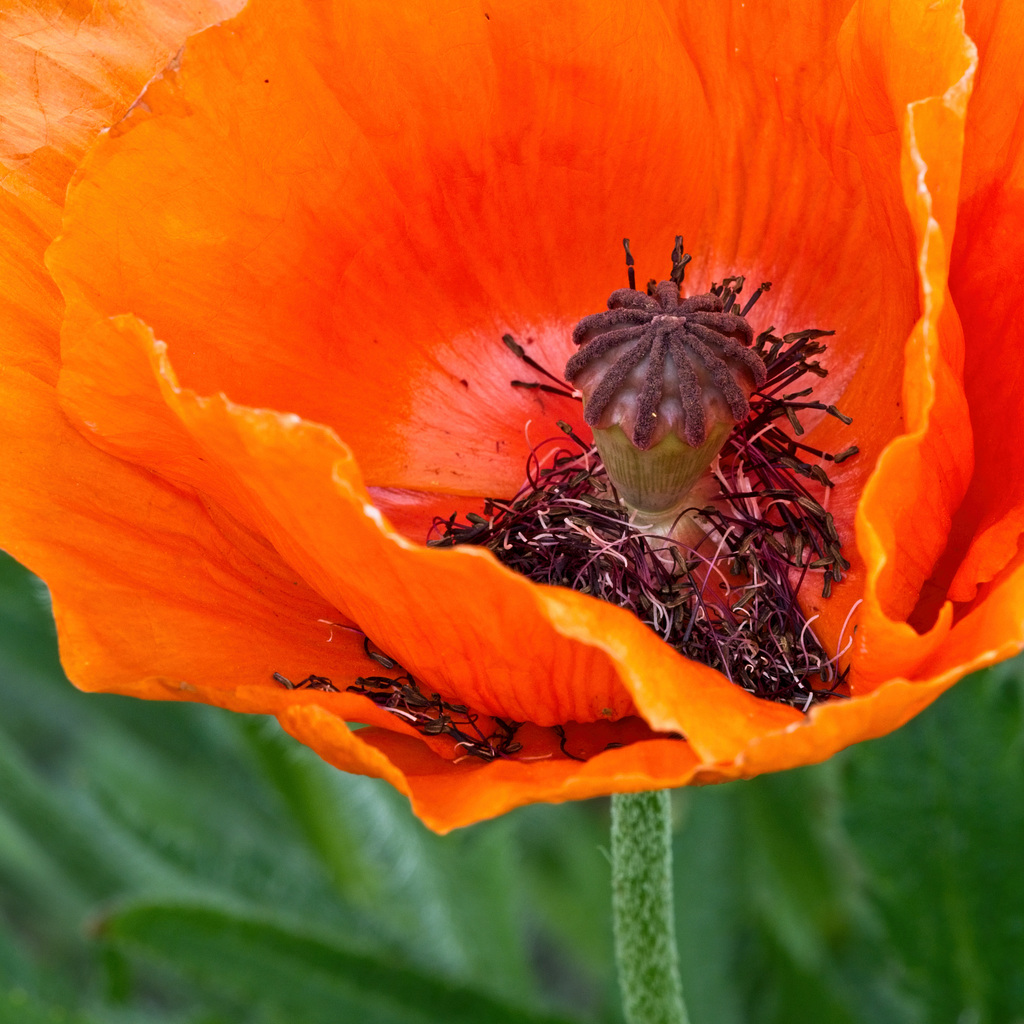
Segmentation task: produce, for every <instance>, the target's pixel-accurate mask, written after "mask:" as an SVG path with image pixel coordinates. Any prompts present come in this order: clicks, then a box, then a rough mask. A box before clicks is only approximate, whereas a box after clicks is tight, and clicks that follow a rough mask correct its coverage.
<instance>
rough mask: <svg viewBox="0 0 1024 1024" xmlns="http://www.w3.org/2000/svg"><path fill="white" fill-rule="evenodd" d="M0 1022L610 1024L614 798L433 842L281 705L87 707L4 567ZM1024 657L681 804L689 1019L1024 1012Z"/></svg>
mask: <svg viewBox="0 0 1024 1024" xmlns="http://www.w3.org/2000/svg"><path fill="white" fill-rule="evenodd" d="M0 708H2V713H0V1024H7V1022H11V1024H43V1022H58V1021H63V1022H68V1024H128V1022H139V1024H142V1022H146V1024H157V1022H160V1024H171V1022H174V1024H179V1022H180V1024H186V1022H187V1024H243V1022H244V1024H249V1022H252V1024H286V1022H287V1024H320V1022H324V1024H327V1022H330V1024H338V1022H343V1021H352V1022H356V1024H405V1022H410V1024H411V1022H426V1021H443V1022H445V1024H463V1022H465V1024H470V1022H475V1024H503V1022H508V1024H515V1022H522V1024H528V1022H533V1024H541V1022H547V1024H573V1022H579V1024H583V1022H593V1024H596V1022H608V1024H613V1022H618V1021H620V1020H621V1015H620V1011H619V1009H618V996H617V991H616V986H615V973H614V965H613V961H612V948H611V921H610V914H609V873H610V869H609V864H608V859H607V846H608V805H607V802H606V801H590V802H587V803H582V804H568V805H562V806H537V807H528V808H523V809H521V810H519V811H516V812H514V813H512V814H509V815H506V816H505V817H503V818H501V819H499V820H497V821H493V822H486V823H484V824H482V825H479V826H476V827H474V828H470V829H464V830H462V831H460V832H457V833H455V834H453V835H450V836H446V837H438V836H435V835H433V834H431V833H429V832H428V831H427V830H426V829H424V828H423V827H422V826H421V825H420V824H419V823H418V822H417V821H416V820H415V819H414V818H413V817H412V815H411V813H410V812H409V809H408V806H407V804H406V802H405V801H404V799H403V798H402V797H400V796H399V795H398V794H396V793H394V792H393V791H392V790H390V789H389V788H388V787H387V786H386V785H384V784H383V783H380V782H377V781H376V780H369V779H363V778H356V777H351V776H346V775H343V774H341V773H339V772H336V771H335V770H333V769H331V768H329V767H328V766H327V765H325V764H324V763H322V762H321V761H320V760H319V759H318V758H317V757H316V756H315V755H314V754H312V753H311V752H310V751H308V750H306V749H304V748H302V747H300V746H299V745H298V744H296V743H295V742H293V741H292V740H290V739H289V738H288V737H287V736H285V735H284V734H283V733H282V732H281V730H280V729H279V728H278V726H277V724H276V723H275V722H273V721H272V720H264V719H262V718H254V717H248V716H243V715H233V714H230V713H227V712H222V711H219V710H216V709H213V708H206V707H200V706H190V705H178V704H174V705H172V704H157V703H148V702H144V701H133V700H130V699H127V698H120V697H113V696H97V695H91V696H87V695H84V694H81V693H78V692H77V691H76V690H74V689H73V688H72V687H71V686H70V685H69V684H68V683H67V681H66V680H65V679H64V677H63V675H62V673H61V670H60V667H59V664H58V661H57V656H56V641H55V637H54V632H53V625H52V620H51V618H50V614H49V607H48V600H47V595H46V590H45V588H44V587H43V586H42V585H41V584H39V583H38V582H37V581H36V580H34V579H33V578H32V577H31V576H29V574H28V573H26V572H25V571H24V570H22V569H21V568H20V567H19V566H18V565H17V564H16V563H14V562H12V561H11V560H10V559H7V558H5V557H3V556H0ZM1022 768H1024V664H1022V663H1021V662H1020V661H1015V662H1011V663H1009V664H1007V665H1003V666H1000V667H998V668H996V669H993V670H991V671H988V672H984V673H980V674H979V675H976V676H974V677H972V678H970V679H967V680H965V681H963V682H962V683H960V684H959V685H958V686H957V687H955V688H954V690H953V691H952V692H951V693H949V694H948V695H947V696H945V697H944V698H943V699H942V700H940V701H939V702H938V704H936V705H934V706H933V707H932V708H930V709H929V710H928V711H926V712H925V713H924V714H922V715H921V716H920V717H919V718H918V719H916V720H915V721H914V722H911V723H910V724H909V725H908V726H905V727H904V728H903V729H902V730H900V731H899V732H898V733H896V734H895V735H893V736H890V737H887V738H885V739H882V740H876V741H874V742H872V743H867V744H862V745H860V746H859V747H856V748H854V749H852V750H850V751H847V752H845V753H844V754H842V755H840V756H838V757H836V758H833V759H832V760H831V761H830V762H829V763H827V764H824V765H820V766H817V767H812V768H806V769H801V770H798V771H793V772H788V773H785V774H782V775H776V776H769V777H765V778H761V779H757V780H754V781H752V782H741V783H734V784H731V785H727V786H720V787H713V788H709V789H702V790H682V791H679V792H677V793H675V794H674V796H673V799H674V812H675V873H676V899H677V912H678V919H679V941H680V946H681V952H682V972H683V981H684V986H685V990H686V995H687V1001H688V1003H689V1008H690V1015H691V1018H692V1024H741V1022H742V1024H769V1022H771V1024H776V1022H777V1024H783V1022H787V1024H794V1022H795V1024H802V1022H805V1021H806V1022H812V1021H813V1022H824V1024H846V1022H871V1024H888V1022H892V1024H944V1022H949V1024H1001V1022H1024V966H1022V965H1024V771H1022Z"/></svg>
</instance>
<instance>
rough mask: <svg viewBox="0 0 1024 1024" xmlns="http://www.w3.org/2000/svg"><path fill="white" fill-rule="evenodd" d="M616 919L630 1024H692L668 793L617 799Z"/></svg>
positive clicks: (614, 833)
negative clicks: (679, 936)
mask: <svg viewBox="0 0 1024 1024" xmlns="http://www.w3.org/2000/svg"><path fill="white" fill-rule="evenodd" d="M612 916H613V920H614V925H615V960H616V963H617V964H618V971H619V989H620V991H621V993H622V1005H623V1010H624V1012H625V1016H626V1021H627V1022H628V1024H689V1018H688V1017H687V1015H686V1006H685V1005H684V1003H683V989H682V985H681V983H680V981H679V955H678V952H677V949H676V933H675V916H674V910H673V901H672V836H671V823H670V805H669V795H668V792H667V791H666V790H661V791H659V792H655V793H615V794H613V796H612Z"/></svg>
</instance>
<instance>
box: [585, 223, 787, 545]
mask: <svg viewBox="0 0 1024 1024" xmlns="http://www.w3.org/2000/svg"><path fill="white" fill-rule="evenodd" d="M682 241H683V240H682V238H681V237H677V239H676V247H675V250H674V252H673V267H672V274H671V276H670V277H669V280H667V281H661V282H660V283H655V282H654V281H651V282H650V283H649V284H648V287H647V293H646V294H644V293H643V292H640V291H638V290H637V289H636V288H634V287H630V288H622V289H619V290H618V291H615V292H613V293H612V294H611V296H610V298H609V299H608V309H607V311H605V312H603V313H595V314H594V315H592V316H587V317H584V318H583V319H582V320H581V321H580V322H579V323H578V324H577V325H576V328H575V330H574V331H573V341H574V342H575V343H576V344H577V345H578V346H580V347H579V351H577V352H576V354H575V355H573V356H572V358H570V359H569V361H568V363H567V364H566V367H565V377H566V380H568V381H569V382H570V383H572V384H573V385H574V386H575V387H576V388H577V389H578V390H579V391H580V393H581V394H582V395H583V403H584V418H585V420H586V422H587V423H588V424H589V425H590V426H591V427H592V428H593V430H594V441H595V443H596V445H597V448H598V451H599V452H600V454H601V458H602V461H603V462H604V466H605V469H606V470H607V472H608V476H609V478H610V480H611V482H612V484H613V486H614V487H615V489H616V490H617V492H618V494H619V497H620V498H621V499H622V501H623V502H624V504H625V505H626V506H627V507H628V508H630V509H631V510H633V511H634V512H636V513H637V517H638V521H640V522H642V523H647V524H649V525H652V526H656V527H660V528H662V529H665V530H669V529H671V527H672V523H673V520H674V519H675V518H676V516H677V515H678V513H679V512H680V511H681V510H682V508H683V507H684V506H685V505H686V504H688V503H691V504H692V502H690V493H691V491H692V489H693V487H694V485H695V484H696V482H697V481H698V480H699V479H700V478H701V477H702V476H703V475H704V474H705V472H706V471H707V469H708V468H709V467H710V465H711V464H712V462H713V461H714V459H715V456H716V455H718V453H719V451H720V450H721V448H722V445H723V444H724V443H725V441H726V439H727V438H728V436H729V434H730V432H731V431H732V429H733V427H735V426H736V424H737V423H740V422H742V421H743V420H744V419H746V418H747V416H748V415H749V414H750V396H751V394H752V393H753V392H754V391H755V390H756V389H758V388H760V387H762V386H763V385H764V384H765V381H766V380H767V371H766V369H765V364H764V362H763V360H762V359H761V358H760V357H759V356H758V355H757V353H756V352H754V351H753V350H752V349H751V345H752V344H753V341H754V332H753V330H752V329H751V327H750V324H749V323H748V322H747V320H746V318H745V317H744V316H743V315H742V313H740V312H739V307H738V306H734V304H733V301H732V299H733V295H732V293H729V294H728V296H727V298H728V306H727V305H726V301H725V298H724V297H723V295H718V294H715V293H713V292H708V293H705V294H702V295H693V296H690V297H688V298H683V297H681V295H680V285H681V283H682V281H683V277H684V273H685V268H686V264H687V263H688V262H689V260H690V257H689V256H688V255H686V254H684V253H683V251H682ZM625 245H626V252H627V266H628V268H629V270H630V271H631V273H630V281H631V283H632V282H633V280H634V276H633V273H632V269H633V268H632V256H631V254H630V253H629V242H628V240H626V242H625ZM765 287H766V286H762V290H763V289H764V288H765ZM734 309H735V310H736V311H735V312H734V311H733V310H734ZM747 309H749V305H748V307H747Z"/></svg>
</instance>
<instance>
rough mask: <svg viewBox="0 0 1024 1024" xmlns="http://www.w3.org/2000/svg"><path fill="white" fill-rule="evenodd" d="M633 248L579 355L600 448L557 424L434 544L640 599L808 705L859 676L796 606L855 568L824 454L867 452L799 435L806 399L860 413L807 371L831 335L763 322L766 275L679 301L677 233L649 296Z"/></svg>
mask: <svg viewBox="0 0 1024 1024" xmlns="http://www.w3.org/2000/svg"><path fill="white" fill-rule="evenodd" d="M626 253H627V269H628V272H629V280H630V285H631V287H630V288H626V289H621V290H619V291H616V292H613V293H612V296H611V297H610V299H609V301H608V309H607V311H605V312H602V313H596V314H594V315H592V316H588V317H584V319H583V320H581V321H580V323H579V324H578V325H577V326H576V328H575V330H574V332H573V340H574V341H575V342H576V344H577V345H578V346H579V349H578V351H577V352H576V353H575V354H574V355H573V356H572V357H571V358H570V360H569V362H568V364H567V365H566V372H565V376H566V378H567V379H568V380H569V381H570V382H572V384H573V385H574V386H575V387H576V388H577V389H578V391H579V392H580V393H582V396H583V402H584V419H585V420H586V422H587V423H588V424H590V425H591V427H592V428H593V431H594V445H591V444H590V443H588V442H587V441H585V440H584V439H582V438H580V437H579V436H578V435H577V434H576V433H575V432H574V431H573V429H572V428H571V427H570V426H569V425H568V424H566V423H563V422H559V426H560V427H561V429H562V431H563V434H564V436H563V438H561V439H560V440H551V441H548V442H544V443H543V444H542V445H541V446H539V447H538V449H535V451H534V454H533V456H532V457H531V466H530V470H529V472H528V477H529V481H528V483H527V485H526V486H524V488H523V489H522V490H521V491H520V492H519V494H517V495H516V496H515V497H514V498H512V499H508V500H502V499H497V498H494V499H490V500H489V501H488V502H487V503H486V506H485V509H484V515H483V516H478V515H471V516H469V517H467V522H465V523H464V524H463V523H459V522H458V521H457V519H456V517H454V516H452V517H450V518H449V519H438V520H436V521H435V524H434V531H433V532H434V535H435V536H434V538H433V539H432V540H430V541H429V542H428V543H431V544H434V545H437V546H442V547H446V546H452V545H455V544H464V543H472V544H479V545H484V546H486V547H487V548H489V549H490V550H491V551H492V552H493V553H494V554H495V556H496V557H497V558H499V559H500V560H501V561H502V562H504V563H505V564H506V565H508V566H510V567H511V568H513V569H515V570H516V571H518V572H520V573H522V574H523V575H525V576H527V577H528V578H530V579H532V580H534V581H536V582H538V583H545V584H553V585H556V586H567V587H571V588H572V589H574V590H579V591H582V592H583V593H588V594H592V595H594V596H596V597H600V598H602V599H604V600H607V601H610V602H612V603H614V604H618V605H620V606H622V607H624V608H628V609H630V610H631V611H633V612H634V613H635V614H636V615H637V617H638V618H640V619H641V621H643V622H645V623H646V624H647V625H648V626H650V627H651V628H652V629H653V630H654V631H655V632H657V633H658V634H659V635H660V636H661V637H662V638H663V639H664V640H665V641H666V642H667V643H669V644H671V645H672V646H673V647H675V648H676V650H678V651H680V653H682V654H684V655H686V656H687V657H689V658H692V659H694V660H697V661H701V662H703V663H705V664H707V665H710V666H711V667H713V668H717V669H719V670H720V671H721V672H723V673H724V674H725V675H726V676H727V677H729V678H730V679H731V680H733V681H734V682H735V683H737V684H738V685H740V686H742V687H743V688H744V689H746V690H748V691H750V692H751V693H754V694H756V695H757V696H760V697H764V698H768V699H771V700H779V701H784V702H786V703H790V704H793V705H795V706H797V707H800V708H803V709H806V708H807V707H809V706H810V704H811V703H813V702H814V701H815V700H821V699H826V698H828V697H829V696H832V695H833V694H835V693H836V692H837V690H839V689H840V687H841V686H842V684H843V681H844V679H845V675H846V672H845V671H844V670H841V669H840V667H839V657H840V654H839V653H838V652H836V653H832V654H830V653H829V652H827V651H826V650H825V648H824V647H823V646H822V644H821V642H820V641H819V640H818V638H817V637H816V636H815V634H814V631H813V628H812V626H811V623H810V622H809V621H808V619H807V618H806V616H805V615H804V613H803V611H802V610H801V608H800V604H799V602H798V592H799V590H800V588H801V586H802V585H804V584H805V583H806V582H808V581H810V580H813V579H815V578H817V579H818V580H819V582H820V586H821V592H822V595H823V596H824V597H828V596H829V594H830V593H831V589H832V586H833V584H835V583H838V582H839V581H840V580H841V579H842V577H843V574H844V573H845V571H846V570H847V569H848V568H849V563H848V562H847V561H846V559H845V558H844V557H843V554H842V544H841V539H840V537H839V534H838V531H837V529H836V526H835V523H834V521H833V519H832V516H831V515H830V514H829V513H828V512H827V511H826V509H825V507H824V506H823V505H822V499H824V494H825V492H827V491H828V489H830V488H831V487H832V481H831V479H830V478H829V476H828V474H827V472H826V471H825V469H824V466H825V465H827V464H828V463H830V462H832V463H839V462H842V461H843V460H845V459H847V458H850V457H851V456H853V455H855V454H856V453H857V449H856V447H855V446H850V447H849V448H847V449H846V450H845V451H842V452H839V453H838V454H834V455H833V454H831V453H828V452H824V451H821V450H819V449H817V448H813V447H811V446H810V445H807V444H805V443H803V442H802V441H800V440H797V438H798V437H799V436H800V435H802V434H803V433H804V427H803V425H802V423H801V421H800V417H801V416H802V415H804V414H806V413H807V412H808V411H810V410H815V411H820V412H824V413H827V414H828V415H831V416H834V417H836V418H838V419H840V420H841V421H842V422H844V423H849V422H850V420H849V419H848V418H847V417H845V416H843V415H842V413H840V412H839V410H838V409H836V408H835V407H834V406H829V405H825V404H824V403H822V402H818V401H815V400H814V399H813V397H812V388H810V387H802V388H801V387H800V384H799V383H798V382H800V381H801V379H802V378H806V377H808V376H810V377H815V378H821V377H824V376H825V375H826V373H827V371H826V370H825V369H824V368H823V367H822V366H821V365H820V364H819V363H818V362H817V361H816V360H815V359H814V357H816V356H818V355H819V354H821V353H822V352H824V351H825V346H824V345H823V344H822V343H821V342H820V340H819V339H821V338H823V337H825V336H827V335H830V334H832V333H833V332H832V331H820V330H805V331H799V332H795V333H792V334H786V335H785V336H784V337H781V338H780V337H778V336H776V335H775V334H774V328H773V327H769V328H768V329H767V330H764V331H761V333H760V334H757V335H755V333H754V330H753V328H752V327H751V326H750V323H749V321H748V320H747V314H748V313H749V312H750V310H751V308H752V307H753V305H754V304H755V302H756V301H757V299H758V298H759V297H760V296H761V295H763V294H764V292H766V291H767V290H768V289H769V287H770V285H769V284H767V283H765V284H762V285H761V286H760V287H759V288H757V289H756V291H755V292H754V293H753V295H752V296H751V297H750V299H749V300H748V301H747V303H746V305H745V306H743V307H742V308H741V307H740V305H739V303H738V301H737V296H738V295H739V294H740V292H741V290H742V288H743V284H744V280H743V278H742V277H733V278H727V279H726V280H725V281H723V282H722V283H721V284H718V285H714V286H713V287H712V289H711V290H710V291H709V292H707V293H705V294H702V295H695V296H690V297H687V298H684V297H682V296H681V295H680V289H679V285H680V283H681V282H682V280H683V276H684V275H683V272H684V269H685V267H686V264H687V263H688V262H689V257H688V256H685V255H684V254H683V253H682V239H681V238H680V239H677V243H676V249H675V251H674V252H673V268H672V274H671V275H670V277H669V279H668V280H667V281H661V282H656V281H651V282H650V283H649V284H648V286H647V293H646V294H643V293H641V292H639V291H637V290H636V289H635V287H633V285H634V283H635V281H634V269H633V263H632V255H631V254H630V252H629V247H628V242H627V243H626ZM505 342H506V344H507V345H508V346H509V348H510V349H511V350H512V351H513V352H514V353H516V354H517V355H518V356H519V358H521V359H523V360H524V361H525V362H527V363H528V364H529V365H531V366H532V367H533V368H534V369H535V370H539V371H540V372H542V373H544V374H545V375H546V376H547V377H549V379H550V378H552V376H553V375H552V374H549V373H548V372H547V371H546V370H544V369H543V368H542V367H539V366H538V365H537V364H535V363H534V362H533V361H532V360H530V359H529V357H527V356H526V355H525V353H524V352H523V350H522V349H521V348H520V347H519V346H518V345H517V344H516V343H515V341H514V339H512V338H506V339H505ZM513 383H514V384H515V385H516V386H521V387H542V388H544V390H546V391H548V392H552V393H554V394H561V395H562V396H563V397H566V398H568V397H571V396H570V395H569V394H567V393H565V392H560V391H559V389H557V388H553V387H551V386H550V385H542V384H529V383H525V382H522V381H514V382H513ZM784 425H785V427H789V428H790V429H791V431H792V433H790V432H789V431H788V430H787V429H785V427H784ZM793 434H795V435H796V436H795V437H794V436H793ZM566 438H567V439H568V440H566ZM540 449H544V451H541V450H540ZM542 467H543V468H542ZM680 524H683V525H682V526H681V525H680Z"/></svg>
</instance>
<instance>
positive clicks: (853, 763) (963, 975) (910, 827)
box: [843, 661, 1024, 1024]
mask: <svg viewBox="0 0 1024 1024" xmlns="http://www.w3.org/2000/svg"><path fill="white" fill-rule="evenodd" d="M843 774H844V797H845V807H844V819H845V822H846V826H847V828H848V829H849V833H850V836H851V838H852V841H853V846H854V849H855V850H856V852H857V855H858V857H859V860H860V862H861V864H862V865H863V868H864V870H865V872H866V873H867V876H868V883H867V884H868V886H869V889H870V893H871V898H872V902H873V905H874V906H875V907H876V908H877V910H878V912H879V913H880V915H881V917H882V919H883V921H884V923H885V940H886V943H887V946H888V948H889V950H890V955H891V956H892V957H893V958H894V959H898V960H899V962H900V963H901V964H902V966H903V968H904V969H905V971H906V974H907V978H908V985H909V986H910V989H911V990H912V991H913V993H914V994H915V996H916V997H917V998H918V999H919V1000H920V1002H921V1003H922V1005H923V1006H924V1007H925V1008H926V1019H927V1020H929V1021H944V1020H949V1021H954V1022H960V1024H997V1022H999V1024H1002V1022H1010V1021H1024V884H1022V882H1021V863H1022V861H1021V858H1022V852H1024V679H1022V677H1021V663H1020V661H1016V662H1013V663H1010V664H1008V665H1005V666H1001V667H999V668H997V669H993V670H990V671H988V672H984V673H981V674H979V675H978V676H975V677H974V678H972V679H968V680H965V681H964V682H962V683H960V684H959V685H958V686H957V687H956V688H955V689H954V690H953V691H952V692H951V693H950V694H949V695H947V696H946V697H944V698H943V699H942V700H941V701H940V702H939V703H938V705H937V706H936V707H934V708H932V709H930V711H929V712H928V713H927V714H925V715H922V716H921V717H920V718H919V719H918V720H916V721H915V722H913V723H911V725H910V726H909V727H907V728H905V729H903V730H902V732H901V733H900V734H899V736H898V738H897V737H892V738H890V739H887V740H886V741H885V742H882V743H878V744H872V745H869V746H867V747H865V748H864V749H863V750H862V751H861V752H860V753H859V756H858V757H856V758H850V759H848V760H847V761H846V763H845V771H844V773H843Z"/></svg>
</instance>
